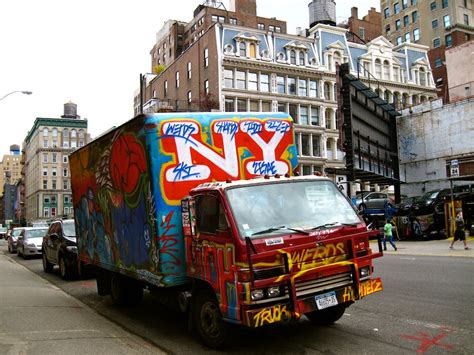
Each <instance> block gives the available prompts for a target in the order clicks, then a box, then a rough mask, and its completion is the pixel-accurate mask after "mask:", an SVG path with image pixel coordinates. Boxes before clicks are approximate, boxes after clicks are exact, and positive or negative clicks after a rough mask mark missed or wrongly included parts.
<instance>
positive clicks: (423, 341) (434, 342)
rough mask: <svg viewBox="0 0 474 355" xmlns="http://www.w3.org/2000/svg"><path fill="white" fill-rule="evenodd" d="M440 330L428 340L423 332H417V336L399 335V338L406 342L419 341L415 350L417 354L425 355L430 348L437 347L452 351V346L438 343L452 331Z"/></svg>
mask: <svg viewBox="0 0 474 355" xmlns="http://www.w3.org/2000/svg"><path fill="white" fill-rule="evenodd" d="M440 330H441V333H439V334H437V335H435V336H434V337H433V338H430V336H429V335H428V334H427V333H425V332H417V334H418V336H416V335H407V334H403V335H401V337H402V338H405V339H408V340H414V341H419V342H420V346H419V347H418V350H417V352H418V353H425V352H426V351H428V349H429V348H431V347H432V346H438V347H440V348H444V349H447V350H453V349H454V346H453V345H451V344H443V343H440V341H441V339H443V338H444V337H445V336H446V335H448V333H449V332H452V331H453V330H452V329H451V328H445V327H443V328H441V329H440Z"/></svg>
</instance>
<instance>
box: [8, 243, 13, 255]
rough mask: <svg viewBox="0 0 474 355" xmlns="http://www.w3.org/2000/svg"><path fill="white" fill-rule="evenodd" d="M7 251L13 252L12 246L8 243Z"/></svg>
mask: <svg viewBox="0 0 474 355" xmlns="http://www.w3.org/2000/svg"><path fill="white" fill-rule="evenodd" d="M8 252H9V253H10V254H13V250H12V246H11V245H10V244H8Z"/></svg>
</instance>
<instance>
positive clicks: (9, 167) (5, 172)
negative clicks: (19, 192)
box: [0, 144, 21, 196]
mask: <svg viewBox="0 0 474 355" xmlns="http://www.w3.org/2000/svg"><path fill="white" fill-rule="evenodd" d="M20 178H21V155H20V146H19V145H17V144H13V145H11V146H10V154H5V155H4V156H3V158H2V160H1V161H0V196H2V195H3V185H4V184H5V183H8V184H10V185H15V184H16V183H17V182H18V181H19V180H20Z"/></svg>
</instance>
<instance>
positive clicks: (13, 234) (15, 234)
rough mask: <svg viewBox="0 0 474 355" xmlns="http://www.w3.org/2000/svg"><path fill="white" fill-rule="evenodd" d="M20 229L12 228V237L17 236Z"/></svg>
mask: <svg viewBox="0 0 474 355" xmlns="http://www.w3.org/2000/svg"><path fill="white" fill-rule="evenodd" d="M21 231H22V229H14V230H13V232H12V237H18V236H19V235H20V234H21Z"/></svg>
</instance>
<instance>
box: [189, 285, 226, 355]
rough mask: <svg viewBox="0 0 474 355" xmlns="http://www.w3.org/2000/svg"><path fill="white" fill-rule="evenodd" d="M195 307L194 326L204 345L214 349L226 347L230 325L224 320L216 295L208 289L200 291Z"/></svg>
mask: <svg viewBox="0 0 474 355" xmlns="http://www.w3.org/2000/svg"><path fill="white" fill-rule="evenodd" d="M193 306H194V307H193V315H194V317H193V318H194V324H195V326H196V328H197V330H198V333H199V335H200V337H201V339H202V340H203V342H204V344H206V345H207V346H209V347H211V348H214V349H218V348H221V347H223V346H224V345H226V344H227V342H228V340H229V337H228V329H229V325H228V324H227V323H226V322H225V321H224V320H223V319H222V314H221V310H220V308H219V304H218V303H217V300H216V297H215V295H214V293H213V292H212V291H211V290H208V289H204V290H200V291H198V293H197V295H196V300H195V303H194V305H193Z"/></svg>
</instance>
